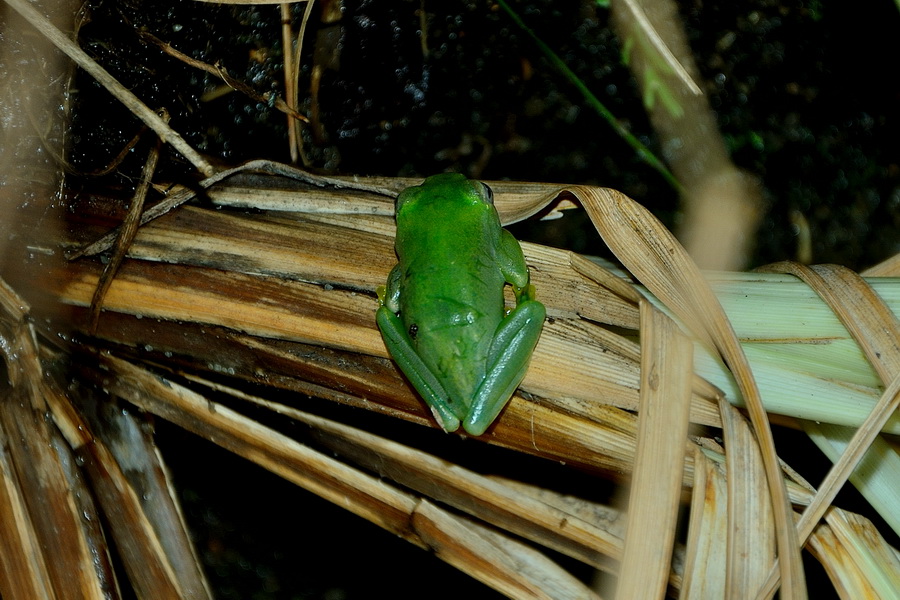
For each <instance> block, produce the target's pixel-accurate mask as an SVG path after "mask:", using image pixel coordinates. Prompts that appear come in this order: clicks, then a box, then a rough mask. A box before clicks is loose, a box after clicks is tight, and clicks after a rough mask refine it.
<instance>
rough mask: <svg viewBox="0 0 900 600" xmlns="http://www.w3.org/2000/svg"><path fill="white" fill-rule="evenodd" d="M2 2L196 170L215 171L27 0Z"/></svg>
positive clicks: (204, 172) (209, 174)
mask: <svg viewBox="0 0 900 600" xmlns="http://www.w3.org/2000/svg"><path fill="white" fill-rule="evenodd" d="M5 2H6V3H7V4H8V5H9V6H10V7H11V8H13V9H14V10H15V11H16V12H18V13H19V14H20V15H22V17H23V18H24V19H25V20H26V21H28V22H29V23H31V24H32V25H33V26H34V27H35V28H36V29H37V30H38V31H39V32H40V33H41V34H43V35H44V37H46V38H47V39H48V40H50V41H51V42H52V43H53V44H54V45H55V46H56V47H57V48H59V49H60V50H62V51H63V52H64V53H65V54H66V55H68V56H69V58H71V59H72V60H73V61H75V62H76V63H77V64H78V66H79V67H81V68H82V69H84V70H85V71H87V72H88V73H89V74H90V75H91V76H92V77H93V78H94V79H96V80H97V81H98V82H99V83H100V84H101V85H102V86H103V87H105V88H106V89H107V90H109V92H110V93H111V94H112V95H113V96H115V97H116V98H117V99H118V100H119V101H120V102H121V103H122V104H124V105H125V106H126V107H127V108H128V109H129V110H130V111H131V112H132V113H134V115H135V116H137V117H138V118H139V119H140V120H141V121H143V122H144V123H146V124H147V125H148V126H149V127H150V128H151V129H153V131H155V132H156V134H157V135H159V137H160V138H161V139H162V140H163V141H164V142H167V143H169V144H171V145H172V147H174V148H175V149H176V150H178V152H180V153H181V154H182V155H183V156H184V157H185V158H186V159H187V160H188V161H189V162H190V163H191V164H192V165H194V167H196V169H197V170H198V171H200V172H201V173H203V174H204V175H206V176H207V177H209V176H211V175H212V174H213V173H215V172H216V170H215V168H213V166H212V165H211V164H209V163H208V162H207V161H206V159H205V158H203V157H202V156H200V154H199V153H198V152H197V151H196V150H194V149H193V148H192V147H191V145H190V144H188V143H187V142H186V141H185V140H184V138H182V137H181V136H180V135H179V134H178V132H176V131H175V130H174V129H172V128H171V127H169V125H168V124H167V123H166V122H165V121H163V120H162V118H160V116H159V115H158V114H156V113H155V112H154V111H153V110H151V109H150V107H148V106H147V105H146V104H144V103H143V102H141V100H140V99H139V98H138V97H137V96H135V95H134V94H133V93H132V92H131V90H129V89H128V88H126V87H125V86H123V85H122V84H121V83H119V82H118V80H116V78H115V77H113V76H112V75H110V74H109V71H107V70H106V69H104V68H103V67H101V66H100V65H99V64H97V62H96V61H94V59H92V58H91V57H90V56H88V54H87V53H86V52H85V51H84V50H82V49H81V48H79V47H78V46H77V45H76V44H75V42H73V41H72V40H70V39H69V38H68V37H66V35H65V34H64V33H63V32H62V31H60V30H59V29H57V28H56V27H55V26H54V25H53V24H52V23H51V22H50V21H49V20H48V19H47V18H46V17H45V16H44V15H42V14H41V13H39V12H38V11H37V9H35V8H34V7H33V6H32V5H31V4H30V3H29V2H28V1H27V0H5Z"/></svg>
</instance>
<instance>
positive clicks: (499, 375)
mask: <svg viewBox="0 0 900 600" xmlns="http://www.w3.org/2000/svg"><path fill="white" fill-rule="evenodd" d="M546 314H547V311H546V309H545V308H544V305H543V304H541V303H540V302H537V301H535V300H526V301H525V302H522V303H521V304H519V305H518V306H516V308H514V309H513V311H512V312H511V313H509V315H507V316H506V318H504V319H503V321H502V322H501V323H500V325H499V326H498V327H497V332H496V334H495V335H494V341H493V342H492V343H491V349H490V351H489V354H488V360H487V373H486V374H485V377H484V381H483V382H482V383H481V385H480V386H479V388H478V390H477V391H476V392H475V397H474V398H473V399H472V404H471V406H470V408H469V413H468V414H467V415H466V417H465V420H464V421H463V428H464V429H465V430H466V431H467V432H468V433H470V434H471V435H481V434H482V433H484V432H485V430H486V429H487V428H488V427H489V426H490V424H491V423H492V422H493V421H494V419H496V418H497V415H499V414H500V411H501V410H503V407H504V406H506V403H507V402H508V401H509V399H510V398H511V397H512V395H513V392H515V391H516V388H517V387H519V383H521V382H522V379H523V378H524V377H525V372H526V371H527V370H528V362H529V360H530V359H531V353H532V351H533V350H534V347H535V345H536V344H537V341H538V338H540V337H541V329H542V328H543V326H544V317H545V316H546Z"/></svg>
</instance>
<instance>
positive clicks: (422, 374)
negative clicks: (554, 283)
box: [375, 306, 465, 433]
mask: <svg viewBox="0 0 900 600" xmlns="http://www.w3.org/2000/svg"><path fill="white" fill-rule="evenodd" d="M375 322H376V323H377V324H378V329H380V330H381V335H382V337H383V338H384V345H385V346H386V347H387V349H388V351H389V352H390V354H391V357H392V358H393V359H394V362H396V363H397V366H398V367H400V370H401V371H402V372H403V374H404V375H406V378H407V379H408V380H409V382H410V383H411V384H412V386H413V387H414V388H415V390H416V391H417V392H419V395H420V396H422V398H423V399H424V400H425V402H426V404H428V407H429V408H431V412H432V413H433V414H434V418H435V419H436V420H437V422H438V425H440V426H441V429H443V430H444V431H446V432H448V433H449V432H451V431H456V430H457V429H459V421H460V418H462V416H463V415H464V414H465V407H462V406H461V407H459V413H460V414H459V415H457V414H456V413H455V412H454V410H453V409H452V408H451V406H450V402H451V399H450V395H449V394H448V393H447V391H446V390H445V389H444V386H443V385H441V382H440V381H439V380H438V378H437V377H435V376H434V374H433V373H432V372H431V369H429V368H428V365H426V364H425V363H424V362H423V361H422V359H421V358H419V354H418V353H417V352H416V349H415V348H414V347H413V345H412V341H411V340H410V338H409V333H408V332H407V331H406V328H405V327H404V326H403V321H401V320H400V317H398V316H397V315H396V314H394V312H393V311H391V310H390V309H389V308H388V307H387V306H381V307H380V308H379V309H378V312H377V313H376V314H375Z"/></svg>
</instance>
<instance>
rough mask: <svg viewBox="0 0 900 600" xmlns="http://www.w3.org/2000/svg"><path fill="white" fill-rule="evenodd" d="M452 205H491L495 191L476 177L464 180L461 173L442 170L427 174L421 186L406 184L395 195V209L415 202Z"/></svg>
mask: <svg viewBox="0 0 900 600" xmlns="http://www.w3.org/2000/svg"><path fill="white" fill-rule="evenodd" d="M425 204H441V205H447V206H450V205H454V208H455V209H456V210H460V209H465V207H466V206H479V205H482V206H483V205H488V206H493V204H494V192H493V191H492V190H491V188H490V187H489V186H488V185H487V184H484V183H482V182H480V181H478V180H477V179H466V176H465V175H463V174H462V173H441V174H439V175H432V176H431V177H428V178H427V179H426V180H425V181H423V182H422V184H421V185H416V186H413V187H408V188H406V189H405V190H403V191H402V192H401V193H400V195H399V196H397V202H396V206H395V209H396V212H397V214H398V215H399V214H400V213H401V212H403V211H404V210H405V209H408V208H412V207H413V206H416V205H425Z"/></svg>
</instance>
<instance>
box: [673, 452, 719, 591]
mask: <svg viewBox="0 0 900 600" xmlns="http://www.w3.org/2000/svg"><path fill="white" fill-rule="evenodd" d="M694 465H695V467H694V472H695V481H694V490H693V496H692V498H691V517H690V525H689V529H688V539H687V545H686V552H685V554H686V560H685V565H684V581H683V583H682V587H681V596H680V597H681V598H682V599H684V600H692V599H697V600H702V599H706V598H724V597H725V586H726V577H725V573H726V571H727V568H728V565H727V557H728V552H727V543H728V501H727V499H728V490H727V487H726V482H725V474H724V473H723V471H722V468H721V466H720V465H719V464H718V463H717V462H715V461H712V460H710V459H708V458H707V457H706V456H704V454H703V452H702V451H701V450H699V449H698V450H696V451H695V457H694Z"/></svg>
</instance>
